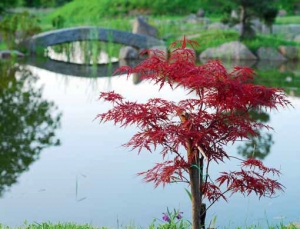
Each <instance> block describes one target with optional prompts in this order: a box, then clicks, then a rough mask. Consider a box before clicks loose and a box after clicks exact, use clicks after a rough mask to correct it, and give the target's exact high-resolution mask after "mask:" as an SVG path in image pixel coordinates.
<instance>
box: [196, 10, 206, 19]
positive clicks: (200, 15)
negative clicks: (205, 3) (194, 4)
mask: <svg viewBox="0 0 300 229" xmlns="http://www.w3.org/2000/svg"><path fill="white" fill-rule="evenodd" d="M196 16H197V17H204V16H205V11H204V9H199V10H198V11H197V14H196Z"/></svg>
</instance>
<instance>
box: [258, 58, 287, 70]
mask: <svg viewBox="0 0 300 229" xmlns="http://www.w3.org/2000/svg"><path fill="white" fill-rule="evenodd" d="M285 62H286V61H284V60H259V61H257V62H256V64H255V66H254V67H255V68H256V69H257V70H260V71H269V70H274V69H280V68H281V66H282V65H283V64H284V63H285Z"/></svg>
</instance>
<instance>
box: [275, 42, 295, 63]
mask: <svg viewBox="0 0 300 229" xmlns="http://www.w3.org/2000/svg"><path fill="white" fill-rule="evenodd" d="M278 49H279V52H280V53H281V54H282V55H283V56H285V57H286V58H288V59H289V60H296V59H300V47H299V46H283V45H282V46H279V47H278Z"/></svg>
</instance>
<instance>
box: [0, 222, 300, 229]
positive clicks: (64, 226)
mask: <svg viewBox="0 0 300 229" xmlns="http://www.w3.org/2000/svg"><path fill="white" fill-rule="evenodd" d="M157 228H158V229H162V227H157ZM163 228H165V229H176V228H167V227H163ZM217 228H219V229H220V227H217ZM299 228H300V227H297V226H296V225H293V224H291V225H289V226H284V225H282V224H281V225H277V226H270V227H268V228H263V227H260V226H257V225H253V226H249V227H238V228H227V227H225V228H224V229H299ZM0 229H110V228H108V227H95V226H91V225H89V224H85V225H78V224H74V223H58V224H52V223H41V224H38V223H35V224H30V225H27V224H25V225H24V226H21V227H6V226H3V225H1V224H0ZM119 229H143V228H141V227H136V226H125V227H121V228H119Z"/></svg>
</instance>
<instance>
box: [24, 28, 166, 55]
mask: <svg viewBox="0 0 300 229" xmlns="http://www.w3.org/2000/svg"><path fill="white" fill-rule="evenodd" d="M88 40H99V41H104V42H112V43H118V44H123V45H126V46H132V47H135V48H138V49H147V48H151V47H153V46H160V45H164V42H163V41H161V40H158V39H155V38H153V37H149V36H144V35H141V34H133V33H129V32H126V31H121V30H115V29H106V28H100V27H94V26H81V27H73V28H65V29H58V30H52V31H48V32H44V33H40V34H37V35H35V36H33V37H32V38H31V39H30V41H29V51H30V53H32V54H34V53H36V51H37V50H38V49H41V48H47V47H48V46H52V45H58V44H63V43H70V42H75V41H88Z"/></svg>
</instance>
